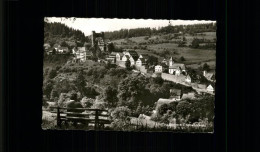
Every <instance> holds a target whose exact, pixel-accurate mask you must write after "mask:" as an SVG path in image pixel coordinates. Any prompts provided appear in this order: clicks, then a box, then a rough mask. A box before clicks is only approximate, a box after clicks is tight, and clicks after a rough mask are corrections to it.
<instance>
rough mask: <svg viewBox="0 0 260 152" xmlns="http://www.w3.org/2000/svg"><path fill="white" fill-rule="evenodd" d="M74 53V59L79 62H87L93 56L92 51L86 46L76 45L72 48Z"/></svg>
mask: <svg viewBox="0 0 260 152" xmlns="http://www.w3.org/2000/svg"><path fill="white" fill-rule="evenodd" d="M72 52H73V54H74V60H75V61H76V62H77V61H79V62H85V61H86V60H87V59H90V58H91V57H92V53H91V52H89V51H87V50H86V48H85V47H77V48H76V47H74V48H73V49H72Z"/></svg>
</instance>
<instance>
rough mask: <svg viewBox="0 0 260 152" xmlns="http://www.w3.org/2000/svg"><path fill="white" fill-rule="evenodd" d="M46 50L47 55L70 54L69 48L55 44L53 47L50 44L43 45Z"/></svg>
mask: <svg viewBox="0 0 260 152" xmlns="http://www.w3.org/2000/svg"><path fill="white" fill-rule="evenodd" d="M43 46H44V50H45V52H46V53H47V55H50V54H70V50H69V48H68V47H62V46H60V45H59V44H54V45H53V47H51V46H50V44H48V43H46V44H44V45H43Z"/></svg>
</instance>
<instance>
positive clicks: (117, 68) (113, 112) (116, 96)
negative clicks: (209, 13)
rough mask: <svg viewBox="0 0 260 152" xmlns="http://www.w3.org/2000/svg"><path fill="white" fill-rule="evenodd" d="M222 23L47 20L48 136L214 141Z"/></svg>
mask: <svg viewBox="0 0 260 152" xmlns="http://www.w3.org/2000/svg"><path fill="white" fill-rule="evenodd" d="M216 32H217V22H216V21H213V20H181V19H178V20H165V19H161V20H159V19H158V20H157V19H117V18H75V17H45V18H44V44H43V51H44V57H43V67H42V68H43V83H42V84H43V86H42V94H43V96H42V124H41V126H42V129H55V130H86V131H88V130H105V131H144V132H146V131H147V132H150V131H152V132H162V131H166V132H176V133H179V132H181V133H214V117H215V113H214V110H215V102H220V101H215V90H216V87H215V83H216V81H217V80H216V72H215V71H216V42H217V36H216Z"/></svg>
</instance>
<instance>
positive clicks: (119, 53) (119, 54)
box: [116, 52, 124, 61]
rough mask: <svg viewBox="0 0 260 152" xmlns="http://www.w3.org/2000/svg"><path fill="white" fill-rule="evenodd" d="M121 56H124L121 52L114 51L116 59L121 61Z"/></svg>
mask: <svg viewBox="0 0 260 152" xmlns="http://www.w3.org/2000/svg"><path fill="white" fill-rule="evenodd" d="M123 56H124V54H123V53H121V52H117V53H116V61H121V60H122V58H123Z"/></svg>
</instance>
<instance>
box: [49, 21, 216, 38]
mask: <svg viewBox="0 0 260 152" xmlns="http://www.w3.org/2000/svg"><path fill="white" fill-rule="evenodd" d="M47 19H48V22H59V23H63V24H65V25H67V26H68V27H71V28H74V29H77V30H80V31H82V32H83V33H84V34H85V36H87V35H90V34H91V32H92V31H95V32H97V33H99V32H107V31H115V30H120V29H133V28H144V27H150V28H156V29H158V27H163V26H167V25H168V24H169V20H153V19H117V18H114V19H104V18H76V20H73V18H67V19H65V18H60V17H59V18H57V17H47ZM170 22H171V24H172V25H173V26H174V25H190V24H199V23H212V22H214V23H215V22H216V21H205V20H200V21H198V20H170Z"/></svg>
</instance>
